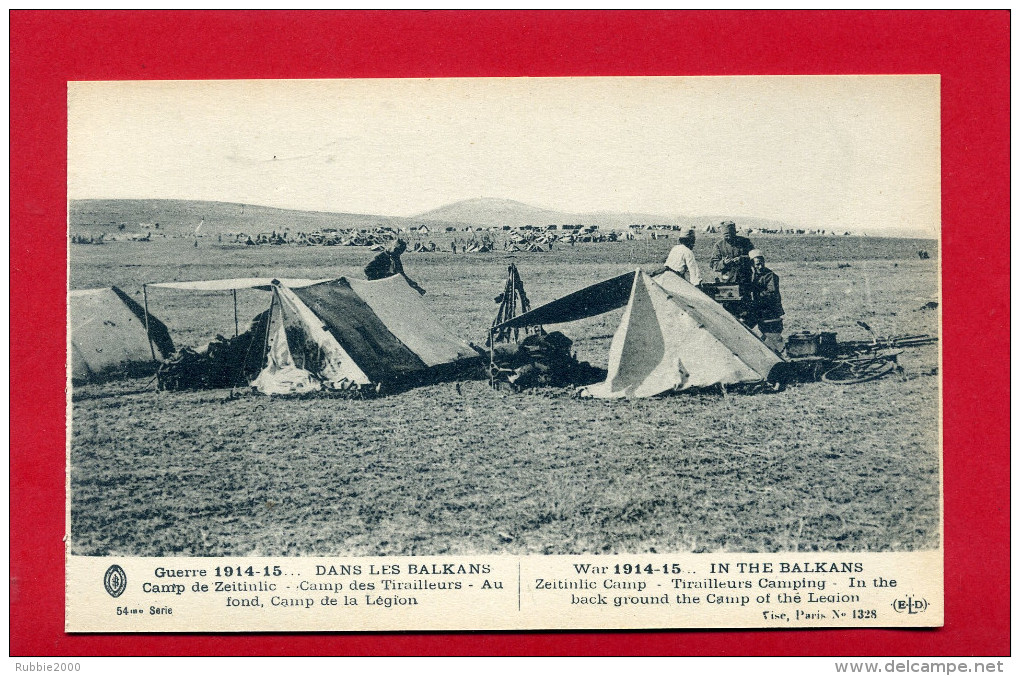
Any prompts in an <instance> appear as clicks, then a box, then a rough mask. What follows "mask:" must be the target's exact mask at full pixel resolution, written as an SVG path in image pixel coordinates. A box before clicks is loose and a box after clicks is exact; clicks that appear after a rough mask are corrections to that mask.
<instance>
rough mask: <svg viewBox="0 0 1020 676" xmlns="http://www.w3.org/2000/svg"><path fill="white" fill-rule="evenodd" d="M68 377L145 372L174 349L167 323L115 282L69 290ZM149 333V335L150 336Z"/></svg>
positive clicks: (102, 377) (84, 378) (96, 378)
mask: <svg viewBox="0 0 1020 676" xmlns="http://www.w3.org/2000/svg"><path fill="white" fill-rule="evenodd" d="M68 305H69V309H70V315H71V380H72V382H75V383H87V382H101V381H103V380H109V379H111V378H116V377H122V376H125V375H134V376H140V375H149V374H152V373H153V372H154V371H155V370H156V363H157V361H162V360H163V359H165V358H166V357H168V356H170V355H171V354H173V351H174V343H173V341H172V340H171V339H170V332H169V331H167V328H166V325H164V324H163V322H161V321H159V320H158V319H156V318H155V317H153V316H152V315H149V316H148V326H149V329H148V335H146V330H145V326H146V314H145V309H144V308H143V307H142V306H141V305H139V304H138V303H137V302H136V301H134V300H133V299H132V298H131V297H130V296H128V295H127V294H126V293H124V292H123V291H121V290H120V289H118V288H117V287H115V286H112V287H109V288H105V289H84V290H80V291H71V293H70V298H69V302H68ZM150 339H151V341H150Z"/></svg>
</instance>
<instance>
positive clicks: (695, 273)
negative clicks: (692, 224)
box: [657, 228, 701, 286]
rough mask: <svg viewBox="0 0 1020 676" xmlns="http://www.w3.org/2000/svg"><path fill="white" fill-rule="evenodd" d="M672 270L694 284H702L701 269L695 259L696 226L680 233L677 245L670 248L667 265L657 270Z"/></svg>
mask: <svg viewBox="0 0 1020 676" xmlns="http://www.w3.org/2000/svg"><path fill="white" fill-rule="evenodd" d="M666 270H672V271H673V272H675V273H676V274H678V275H680V276H681V277H683V278H684V279H686V280H687V281H688V282H690V283H691V284H693V285H694V286H701V269H700V268H699V267H698V261H696V260H695V259H694V228H687V229H686V230H684V231H683V232H682V233H681V234H680V238H679V240H678V241H677V245H676V246H675V247H673V248H672V249H670V252H669V256H667V257H666V263H665V265H664V266H663V267H662V268H660V269H659V270H658V271H657V272H665V271H666Z"/></svg>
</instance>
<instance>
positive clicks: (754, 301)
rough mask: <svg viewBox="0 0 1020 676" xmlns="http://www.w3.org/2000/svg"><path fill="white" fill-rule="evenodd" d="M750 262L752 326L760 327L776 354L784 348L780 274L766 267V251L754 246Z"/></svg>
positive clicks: (750, 323) (748, 323)
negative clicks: (763, 251)
mask: <svg viewBox="0 0 1020 676" xmlns="http://www.w3.org/2000/svg"><path fill="white" fill-rule="evenodd" d="M747 257H748V259H749V260H750V261H751V282H750V287H751V303H750V319H749V320H748V322H747V325H748V326H749V327H750V328H752V329H753V328H754V327H756V326H757V327H758V330H759V331H761V333H762V340H764V341H765V344H766V345H768V347H769V349H771V350H772V351H773V352H775V353H776V354H780V353H782V351H783V347H784V343H783V314H785V313H784V312H783V299H782V297H781V296H780V295H779V275H777V274H776V273H774V272H772V270H769V269H768V268H767V267H765V254H763V253H762V252H761V251H759V250H758V249H752V250H751V251H749V252H748V254H747Z"/></svg>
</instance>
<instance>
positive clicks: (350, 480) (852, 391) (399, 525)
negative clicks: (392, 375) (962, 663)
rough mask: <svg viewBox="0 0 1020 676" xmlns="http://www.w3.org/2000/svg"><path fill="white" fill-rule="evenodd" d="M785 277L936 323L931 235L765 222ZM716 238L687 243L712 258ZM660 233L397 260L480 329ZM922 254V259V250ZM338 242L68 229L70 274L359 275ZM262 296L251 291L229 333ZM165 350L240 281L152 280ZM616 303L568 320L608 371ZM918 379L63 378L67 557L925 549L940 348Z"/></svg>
mask: <svg viewBox="0 0 1020 676" xmlns="http://www.w3.org/2000/svg"><path fill="white" fill-rule="evenodd" d="M754 241H755V244H756V245H757V246H758V248H760V249H762V250H763V251H765V253H766V255H767V256H768V259H769V263H770V267H772V268H773V269H774V270H776V272H777V273H778V274H779V275H780V276H781V278H782V288H783V298H784V305H785V307H786V310H787V321H786V324H787V332H792V331H800V330H811V331H817V330H831V331H837V332H838V334H839V337H840V339H843V340H849V339H863V338H867V335H866V334H864V332H863V331H862V330H861V329H860V328H858V327H857V326H856V321H857V320H859V319H863V320H865V321H867V322H868V323H869V324H871V325H872V326H873V327H874V328H875V329H876V330H877V331H879V332H880V333H884V334H893V333H933V334H934V333H937V332H938V318H937V313H936V312H933V311H931V310H922V309H921V308H922V306H923V305H925V304H926V303H928V302H929V301H935V300H938V294H937V287H938V278H937V263H936V260H935V259H936V258H937V251H936V246H935V243H934V242H931V241H917V240H894V239H878V238H866V239H865V238H836V237H829V238H826V237H803V236H802V237H782V236H773V237H755V238H754ZM710 244H711V243H710V242H709V241H707V240H704V239H703V240H701V241H699V243H698V247H697V248H696V253H697V255H698V259H699V261H703V262H705V261H707V259H708V257H709V247H710ZM669 246H670V243H669V242H665V241H661V240H660V241H654V242H652V241H636V242H621V243H613V244H593V245H578V246H576V247H573V248H571V247H557V249H556V250H554V251H552V252H545V253H531V254H515V255H514V256H512V257H511V256H509V255H505V254H502V253H492V254H456V255H455V254H451V253H434V254H406V255H405V257H404V264H405V268H406V270H407V272H408V274H409V275H410V276H411V277H412V278H414V279H415V280H417V281H418V282H419V283H420V284H422V285H423V286H424V287H425V288H427V289H428V291H429V293H428V295H427V296H426V297H425V298H426V301H427V302H428V303H429V304H430V306H431V307H432V308H433V309H434V311H435V312H436V314H437V316H439V317H440V318H442V320H443V321H444V323H446V324H447V325H448V326H450V327H451V329H453V330H454V331H455V332H456V333H457V334H458V335H460V336H462V337H463V338H464V339H466V340H470V341H473V342H475V343H477V344H481V343H482V342H483V341H484V339H485V332H486V328H487V326H488V325H489V323H490V322H491V321H492V317H493V316H494V314H495V311H496V305H495V304H494V303H493V300H492V299H493V296H495V295H496V294H497V293H499V292H500V291H501V290H502V285H503V281H504V279H505V271H506V264H507V263H508V262H509V261H511V260H512V261H514V262H516V264H517V266H518V268H519V270H520V272H521V276H522V278H523V280H524V283H525V285H526V288H527V290H528V293H529V296H530V297H531V299H532V302H533V304H534V305H536V306H537V305H538V304H541V303H543V302H546V301H548V300H552V299H553V298H556V297H558V296H561V295H563V294H565V293H567V292H569V291H572V290H575V289H577V288H580V287H582V286H584V285H586V284H589V283H592V282H594V281H598V280H601V279H605V278H608V277H611V276H613V275H616V274H620V273H621V272H624V271H626V270H628V269H634V268H636V267H645V268H646V269H650V268H653V267H655V266H657V265H658V264H660V263H661V261H662V260H664V259H665V255H666V252H667V251H668V248H669ZM918 248H925V249H928V250H929V251H931V252H932V253H933V254H936V256H935V258H933V259H932V260H925V261H921V260H918V259H917V256H916V251H917V249H918ZM372 256H373V254H372V252H370V251H367V250H364V249H356V248H346V247H328V248H323V247H304V248H296V247H258V248H256V247H247V248H244V247H234V246H227V245H223V246H218V245H216V244H214V243H213V242H207V241H202V243H201V246H200V247H198V248H194V247H193V246H192V245H191V243H190V242H188V241H187V240H164V241H157V242H153V243H149V244H143V243H126V242H125V243H120V242H117V243H111V244H106V245H103V246H87V245H72V248H71V280H70V284H71V288H90V287H96V286H109V285H111V284H115V285H118V286H120V287H121V288H123V289H124V290H125V291H127V292H128V293H130V294H132V296H135V297H137V298H138V299H139V300H141V299H142V295H141V285H142V284H143V283H145V282H157V281H170V280H188V279H213V278H223V277H234V276H280V277H330V276H334V275H350V276H356V277H361V276H362V275H361V273H360V270H361V267H362V266H364V264H365V263H366V262H368V260H370V259H371V257H372ZM268 300H269V299H268V294H265V293H263V292H257V291H247V292H241V293H239V303H240V310H241V322H242V330H243V329H244V325H245V324H246V323H247V321H249V320H250V319H251V318H252V317H253V316H254V315H255V314H256V313H257V312H260V311H262V310H264V309H265V308H266V307H267V306H268ZM148 301H149V307H150V310H151V311H152V312H153V313H154V314H156V315H157V316H159V317H160V318H161V319H163V320H164V321H165V322H166V323H167V325H168V326H169V328H170V331H171V335H172V336H173V337H174V339H175V341H177V342H178V344H183V345H192V346H194V345H200V344H203V343H204V342H206V341H208V340H209V339H211V338H212V337H213V336H214V335H215V334H217V333H221V334H224V335H231V334H232V333H233V310H232V301H231V299H230V296H229V294H190V293H184V292H179V291H170V290H156V289H153V290H151V291H150V293H149V298H148ZM619 316H620V311H617V312H614V313H610V314H607V315H605V316H603V317H598V318H593V319H590V320H585V321H582V322H577V323H574V324H569V325H565V326H561V327H556V328H558V329H560V330H563V331H564V332H565V333H566V334H567V335H568V336H569V337H570V338H572V339H573V340H574V341H575V342H574V345H575V349H576V350H577V352H578V356H579V358H581V359H585V360H588V361H591V362H592V363H594V364H595V365H598V366H605V359H606V353H607V350H608V346H609V342H610V340H611V337H612V334H613V332H614V330H615V328H616V325H617V323H618V321H619ZM901 361H902V363H903V364H904V366H905V367H906V369H907V375H908V378H907V380H906V381H901V380H898V379H893V378H886V379H883V380H879V381H875V382H871V383H865V384H860V385H846V386H833V385H829V384H825V383H808V384H803V385H797V386H793V387H790V388H788V389H787V390H785V391H783V392H780V393H777V394H769V395H764V394H735V393H730V394H727V395H722V394H716V393H712V394H708V393H701V394H681V395H676V396H669V397H663V398H657V399H650V400H635V401H612V402H607V401H593V400H578V399H575V398H573V397H572V392H571V391H570V390H565V389H564V390H560V389H549V390H535V391H532V392H530V393H524V394H511V393H509V392H506V391H496V390H492V389H490V388H489V387H488V385H487V384H486V383H485V382H466V383H459V384H455V383H447V384H440V385H434V386H430V387H424V388H419V389H415V390H412V391H409V392H405V393H402V394H398V395H394V396H391V397H386V398H382V399H377V400H369V401H347V400H341V399H335V398H314V399H278V398H268V397H264V396H258V395H254V394H249V393H241V394H238V393H231V392H230V391H228V390H215V391H207V392H185V393H176V392H156V391H155V390H154V389H152V388H151V387H148V386H147V384H146V381H145V380H135V381H122V382H117V383H109V384H105V385H88V386H84V387H80V388H76V389H75V390H74V392H73V413H72V415H73V419H72V440H71V490H72V499H71V521H72V524H71V525H72V543H73V544H72V547H73V551H74V552H75V553H78V554H142V555H159V554H189V555H222V554H233V555H242V554H264V555H277V554H309V555H310V554H316V555H327V554H442V553H488V552H492V553H586V552H591V553H603V552H604V553H617V552H651V551H655V552H669V551H694V552H703V551H834V550H853V551H861V550H875V551H881V550H899V551H903V550H915V549H925V548H931V547H936V546H938V533H939V451H938V439H939V435H938V392H939V389H938V376H937V366H938V351H937V348H936V347H927V348H923V349H916V350H912V351H910V352H908V353H907V354H905V355H904V356H903V358H902V359H901Z"/></svg>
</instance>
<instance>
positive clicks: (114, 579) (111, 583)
mask: <svg viewBox="0 0 1020 676" xmlns="http://www.w3.org/2000/svg"><path fill="white" fill-rule="evenodd" d="M103 586H104V587H106V593H107V594H109V595H110V596H112V597H113V598H117V597H118V596H120V595H121V594H123V593H124V590H125V589H127V574H126V573H125V572H124V569H123V568H121V567H120V566H118V565H117V564H113V565H112V566H110V567H109V568H107V569H106V575H104V576H103Z"/></svg>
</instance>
